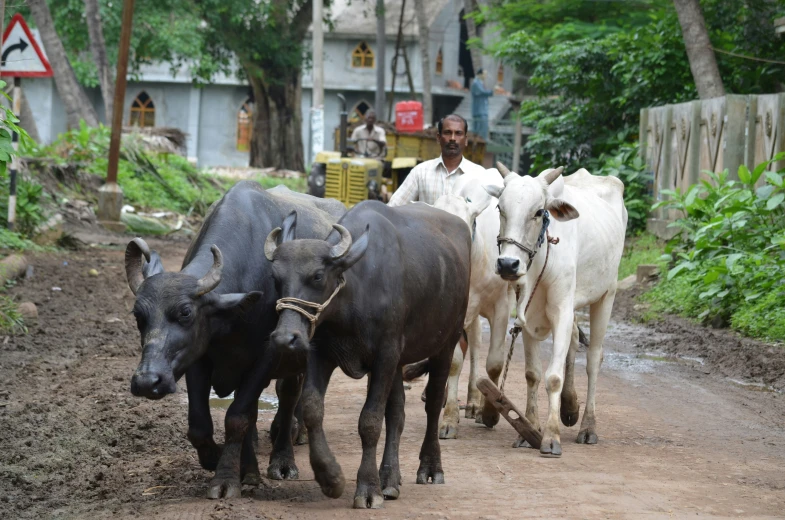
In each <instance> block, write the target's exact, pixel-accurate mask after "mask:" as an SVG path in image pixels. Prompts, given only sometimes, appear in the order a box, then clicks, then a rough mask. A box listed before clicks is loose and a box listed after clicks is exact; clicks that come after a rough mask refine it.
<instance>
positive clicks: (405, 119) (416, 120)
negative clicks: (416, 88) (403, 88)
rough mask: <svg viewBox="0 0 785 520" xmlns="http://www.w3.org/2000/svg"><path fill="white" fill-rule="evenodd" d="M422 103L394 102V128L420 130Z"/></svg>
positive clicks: (401, 130)
mask: <svg viewBox="0 0 785 520" xmlns="http://www.w3.org/2000/svg"><path fill="white" fill-rule="evenodd" d="M422 118H423V116H422V103H420V102H419V101H399V102H398V103H396V104H395V130H396V131H398V132H421V131H422V127H423V125H422Z"/></svg>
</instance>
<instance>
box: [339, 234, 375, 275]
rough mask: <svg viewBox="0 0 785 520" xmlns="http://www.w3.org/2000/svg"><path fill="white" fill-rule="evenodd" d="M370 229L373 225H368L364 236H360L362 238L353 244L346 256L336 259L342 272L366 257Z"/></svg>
mask: <svg viewBox="0 0 785 520" xmlns="http://www.w3.org/2000/svg"><path fill="white" fill-rule="evenodd" d="M370 228H371V225H370V224H366V225H365V231H363V234H362V235H361V236H360V238H358V239H357V240H355V241H354V242H353V243H352V246H351V247H350V248H349V251H347V252H346V254H345V255H343V256H342V257H341V258H338V259H336V265H338V266H339V267H340V268H341V270H343V271H346V270H347V269H349V268H350V267H351V266H353V265H354V264H356V263H357V261H358V260H359V259H361V258H362V257H363V256H364V255H365V251H366V249H368V230H369V229H370Z"/></svg>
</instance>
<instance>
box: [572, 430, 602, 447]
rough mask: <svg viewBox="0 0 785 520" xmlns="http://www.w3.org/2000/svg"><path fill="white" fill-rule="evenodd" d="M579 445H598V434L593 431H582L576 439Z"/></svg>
mask: <svg viewBox="0 0 785 520" xmlns="http://www.w3.org/2000/svg"><path fill="white" fill-rule="evenodd" d="M575 442H577V443H578V444H597V434H596V433H594V432H593V431H591V430H581V431H580V432H578V438H577V439H575Z"/></svg>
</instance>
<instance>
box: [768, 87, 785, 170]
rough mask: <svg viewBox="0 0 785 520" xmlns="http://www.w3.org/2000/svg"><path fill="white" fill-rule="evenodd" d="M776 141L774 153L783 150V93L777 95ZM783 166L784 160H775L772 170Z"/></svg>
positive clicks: (784, 130)
mask: <svg viewBox="0 0 785 520" xmlns="http://www.w3.org/2000/svg"><path fill="white" fill-rule="evenodd" d="M775 128H776V129H777V141H776V142H775V143H774V155H777V154H778V153H780V152H785V94H778V95H777V121H776V126H775ZM783 168H785V160H781V161H777V162H775V163H774V164H772V167H771V169H772V170H773V171H778V170H782V169H783Z"/></svg>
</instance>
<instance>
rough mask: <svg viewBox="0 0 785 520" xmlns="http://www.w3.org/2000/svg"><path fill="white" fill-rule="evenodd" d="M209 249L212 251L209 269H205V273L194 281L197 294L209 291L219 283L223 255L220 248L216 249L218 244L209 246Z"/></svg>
mask: <svg viewBox="0 0 785 520" xmlns="http://www.w3.org/2000/svg"><path fill="white" fill-rule="evenodd" d="M210 251H212V253H213V265H212V267H210V270H209V271H207V274H205V275H204V276H202V277H201V278H200V279H199V281H198V282H196V295H197V296H201V295H203V294H207V293H209V292H210V291H212V290H213V289H215V288H216V287H218V284H219V283H221V270H223V267H224V259H223V255H222V254H221V250H220V249H218V246H216V245H213V246H212V247H211V248H210Z"/></svg>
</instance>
